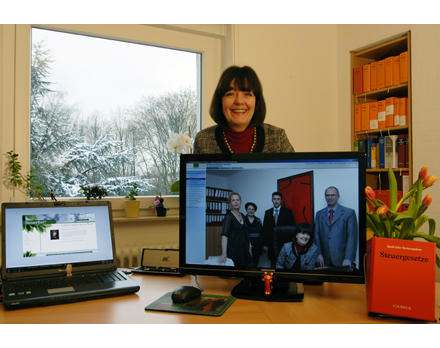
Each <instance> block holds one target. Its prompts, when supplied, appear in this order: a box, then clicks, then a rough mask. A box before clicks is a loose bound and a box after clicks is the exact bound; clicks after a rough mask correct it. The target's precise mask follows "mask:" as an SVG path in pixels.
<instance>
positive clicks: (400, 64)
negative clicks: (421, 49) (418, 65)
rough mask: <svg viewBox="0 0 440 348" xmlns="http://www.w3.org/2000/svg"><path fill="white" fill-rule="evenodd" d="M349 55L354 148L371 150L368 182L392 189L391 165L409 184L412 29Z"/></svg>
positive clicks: (402, 183)
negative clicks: (390, 185)
mask: <svg viewBox="0 0 440 348" xmlns="http://www.w3.org/2000/svg"><path fill="white" fill-rule="evenodd" d="M350 58H351V67H350V68H351V77H352V78H351V140H352V143H351V148H352V150H353V151H365V152H366V153H367V158H368V160H367V162H368V163H367V168H368V169H367V185H369V186H371V187H373V188H374V189H383V190H387V189H388V167H392V168H393V171H394V173H395V175H396V179H397V183H398V187H399V189H400V190H402V189H405V185H407V183H408V182H412V177H413V159H412V121H411V120H412V114H411V102H412V97H411V32H410V31H408V32H405V33H402V34H399V35H396V36H394V37H392V38H388V39H385V40H382V41H380V42H377V43H372V44H370V45H368V46H365V47H363V48H360V49H357V50H353V51H351V52H350ZM385 140H386V141H387V142H385ZM372 148H374V149H372ZM387 150H388V151H387ZM393 152H394V154H393Z"/></svg>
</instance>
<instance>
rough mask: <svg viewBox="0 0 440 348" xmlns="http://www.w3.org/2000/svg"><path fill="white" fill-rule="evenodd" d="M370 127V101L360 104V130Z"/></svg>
mask: <svg viewBox="0 0 440 348" xmlns="http://www.w3.org/2000/svg"><path fill="white" fill-rule="evenodd" d="M369 129H370V103H363V104H361V131H367V130H369Z"/></svg>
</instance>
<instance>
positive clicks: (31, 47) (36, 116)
mask: <svg viewBox="0 0 440 348" xmlns="http://www.w3.org/2000/svg"><path fill="white" fill-rule="evenodd" d="M189 27H190V26H185V28H178V27H173V26H149V25H58V26H38V27H33V28H31V27H30V26H28V25H10V26H7V25H4V26H2V28H0V34H1V35H2V38H5V37H6V40H3V43H2V45H3V47H6V46H8V45H10V47H11V48H12V49H13V51H14V52H13V54H11V55H9V53H8V52H7V50H2V51H0V55H1V58H3V59H2V60H0V67H1V68H2V70H3V71H10V70H11V69H12V70H13V71H15V74H5V75H8V76H6V79H5V78H2V81H1V83H2V85H3V86H7V87H9V86H11V85H13V86H14V87H15V88H13V89H12V90H11V89H10V88H8V89H6V88H3V92H2V96H1V97H2V101H3V102H4V103H3V108H2V110H0V112H2V114H1V117H2V122H3V124H4V125H8V124H9V125H12V126H13V132H12V133H13V134H12V135H11V131H10V129H8V131H6V129H5V127H3V129H2V130H1V132H2V135H5V137H4V138H3V142H2V144H1V146H2V153H5V152H6V151H9V150H10V149H15V151H16V152H17V153H19V154H20V159H21V161H22V163H23V167H24V168H25V169H29V168H30V167H31V166H32V167H34V168H35V173H36V174H37V175H41V177H42V178H43V180H42V181H43V184H44V189H45V190H46V191H47V192H46V194H48V192H49V190H50V189H51V188H54V189H55V192H56V195H58V196H76V195H80V193H79V189H78V186H79V184H95V183H98V184H102V185H104V186H105V187H106V188H107V190H108V192H109V194H110V195H125V194H126V193H127V192H128V186H130V185H131V183H132V182H137V183H138V185H139V186H140V187H141V189H142V190H141V194H142V195H155V194H158V193H162V194H167V193H168V188H169V184H170V183H171V182H173V181H174V180H175V179H177V178H178V169H177V166H176V165H173V166H171V165H170V164H169V163H174V164H175V163H178V161H177V158H178V156H177V155H176V154H175V153H171V152H169V151H168V149H167V147H166V142H167V140H168V138H169V137H170V136H171V134H172V132H173V133H176V132H182V133H186V134H188V135H190V136H192V137H193V136H194V135H195V133H196V132H197V131H198V129H199V128H200V119H201V117H200V115H204V117H206V115H208V112H207V109H208V107H209V106H208V103H207V102H206V100H208V101H209V100H210V97H211V96H212V93H213V91H214V89H215V85H216V83H217V79H218V77H219V75H220V73H221V70H222V64H221V62H222V58H223V57H222V47H223V40H224V35H223V29H222V28H221V26H216V27H217V28H214V30H213V31H212V32H210V33H209V32H208V31H205V33H204V32H203V31H197V30H192V28H189ZM205 34H206V35H205ZM74 41H75V44H74V43H73V42H74ZM76 41H78V42H80V43H81V44H82V45H84V48H81V49H78V48H75V47H77V46H75V45H76V44H77V43H76ZM60 42H61V43H69V44H71V45H70V47H69V45H68V46H67V47H64V48H62V49H61V50H58V49H57V48H55V47H56V45H57V44H59V43H60ZM100 45H104V46H111V47H112V49H113V53H112V54H111V55H109V54H104V55H101V56H99V54H101V53H104V52H105V51H104V48H102V47H101V48H99V47H100ZM6 48H7V47H6ZM97 48H98V51H99V52H98V53H99V54H98V53H96V52H95V51H93V50H94V49H97ZM141 51H144V52H145V51H149V52H150V53H149V54H153V53H151V52H159V53H154V54H165V55H163V56H162V58H160V59H159V61H160V63H165V65H166V66H167V69H165V70H160V65H161V64H159V63H157V65H153V64H152V63H149V62H148V61H147V58H143V56H142V55H143V54H144V53H143V52H141ZM31 57H32V59H31ZM118 59H119V60H118ZM112 60H113V62H111V61H112ZM114 60H117V61H116V62H115V61H114ZM139 60H141V62H144V66H142V65H140V66H139V63H137V62H139ZM60 63H63V64H65V65H64V68H63V67H60V66H58V65H59V64H60ZM107 63H111V64H113V66H112V68H111V69H110V70H109V68H108V67H106V64H107ZM176 63H177V64H176ZM66 64H67V65H66ZM181 64H186V65H185V67H182V65H181ZM116 65H118V66H116ZM162 65H163V64H162ZM151 67H153V69H150V68H151ZM101 68H104V71H106V72H107V76H106V77H105V78H103V77H102V76H99V75H98V73H99V71H98V70H99V69H101ZM45 69H46V70H45ZM75 69H78V70H75ZM119 69H123V73H119ZM136 69H138V70H137V71H136V73H135V75H133V71H135V70H136ZM148 70H149V71H150V74H151V71H153V73H152V74H153V75H151V76H152V78H151V80H154V78H153V77H154V75H155V76H156V77H158V78H156V83H157V84H156V85H154V86H151V85H150V79H149V78H148V80H146V78H144V77H143V75H142V74H143V73H144V71H148ZM177 71H183V72H184V73H185V76H184V77H183V78H182V79H180V78H178V76H177V75H176V74H177V73H176V72H177ZM69 74H70V76H69ZM29 76H31V77H32V78H31V82H30V81H29V80H30V79H29ZM188 76H191V77H190V78H188ZM120 77H126V79H125V81H124V82H121V80H120ZM202 77H203V80H202ZM8 78H9V80H8ZM86 78H87V79H86ZM103 79H104V80H103ZM94 80H95V81H94ZM96 81H98V82H99V83H101V85H99V83H98V84H96ZM133 87H134V89H135V92H132V90H131V89H130V88H133ZM0 91H1V89H0ZM112 93H113V94H112ZM115 95H116V97H115ZM83 100H86V102H83ZM179 108H180V110H184V114H183V116H182V111H180V114H179ZM8 110H11V111H12V112H10V113H9V112H6V111H8ZM167 115H172V117H174V119H173V122H174V124H173V125H172V124H171V123H168V124H166V122H163V120H164V119H166V118H164V117H166V116H167ZM179 117H180V118H179ZM161 120H162V122H161ZM167 121H169V120H168V119H167ZM208 122H209V121H208ZM160 126H165V127H162V128H163V129H162V128H160ZM155 127H156V128H155ZM159 128H160V131H165V133H157V132H158V131H159ZM155 130H156V133H155ZM141 131H143V132H144V133H142V132H141ZM156 134H160V136H158V137H155V135H156ZM164 145H165V146H164ZM164 158H166V159H167V160H169V161H170V162H169V163H168V164H167V163H165V165H164V162H163V159H164ZM97 164H99V165H97ZM101 164H102V165H101ZM167 165H168V171H167V170H164V168H167V167H166V166H167ZM68 175H70V177H69V176H68ZM1 193H2V198H3V200H9V199H12V193H10V192H9V191H6V190H5V189H4V188H2V192H1ZM15 195H16V197H15V199H16V200H17V199H22V198H21V197H20V196H19V195H20V194H19V193H15Z"/></svg>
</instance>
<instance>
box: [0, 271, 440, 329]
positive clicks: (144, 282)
mask: <svg viewBox="0 0 440 348" xmlns="http://www.w3.org/2000/svg"><path fill="white" fill-rule="evenodd" d="M132 278H133V279H134V280H135V281H136V282H138V283H139V285H140V286H141V289H140V291H139V292H138V293H136V294H134V295H127V296H120V297H112V298H106V299H98V300H91V301H84V302H76V303H69V304H62V305H55V306H47V307H36V308H26V309H18V310H12V311H5V310H4V308H3V306H1V308H0V323H46V324H50V323H66V324H70V323H72V324H73V323H84V324H87V323H103V324H104V323H121V324H123V323H138V324H142V323H144V324H153V323H155V324H158V323H159V324H166V323H170V324H179V323H187V324H233V323H247V324H252V323H255V324H270V323H278V324H289V323H290V324H299V323H305V324H313V323H408V322H412V321H410V320H404V319H379V318H372V317H369V316H368V315H367V305H366V288H365V285H364V284H338V283H324V284H323V285H305V286H304V288H305V295H304V300H303V302H296V303H279V302H278V303H277V302H263V301H251V300H241V299H236V300H235V302H234V303H233V304H232V306H231V307H229V309H228V310H227V311H226V312H225V313H224V314H223V315H222V316H220V317H209V316H202V315H193V314H175V313H165V312H153V311H145V310H144V308H145V306H146V305H147V304H150V303H151V302H153V301H155V300H156V299H158V298H159V297H160V296H162V295H163V294H165V293H166V292H169V291H172V290H174V289H175V288H177V287H179V286H181V285H195V283H194V278H193V277H191V276H185V277H172V276H160V275H159V276H154V275H133V276H132ZM198 280H199V283H200V286H201V287H202V288H204V289H205V293H206V294H216V295H230V292H231V290H232V288H233V287H234V285H235V284H237V282H238V281H239V280H238V279H225V278H219V277H209V276H199V277H198ZM436 285H437V288H436V295H437V300H438V299H439V293H440V284H439V283H437V284H436ZM437 302H438V301H437ZM436 318H439V309H438V307H437V315H436Z"/></svg>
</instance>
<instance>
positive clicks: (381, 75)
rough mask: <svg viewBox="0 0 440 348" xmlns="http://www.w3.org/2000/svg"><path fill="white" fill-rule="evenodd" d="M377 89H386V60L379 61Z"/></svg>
mask: <svg viewBox="0 0 440 348" xmlns="http://www.w3.org/2000/svg"><path fill="white" fill-rule="evenodd" d="M376 87H377V89H382V88H385V59H382V60H379V61H378V62H377V64H376Z"/></svg>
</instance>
